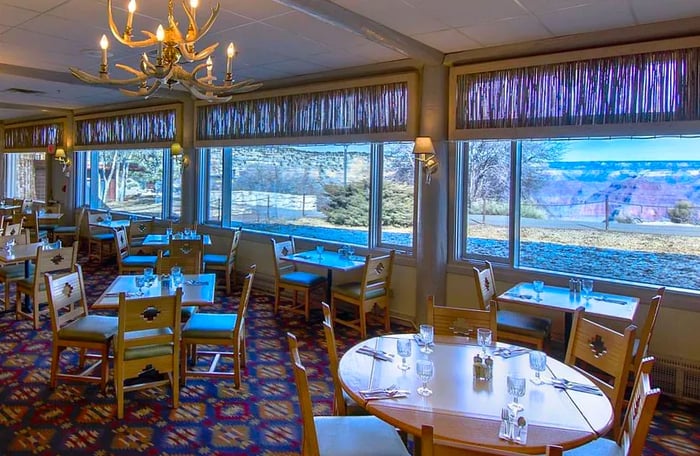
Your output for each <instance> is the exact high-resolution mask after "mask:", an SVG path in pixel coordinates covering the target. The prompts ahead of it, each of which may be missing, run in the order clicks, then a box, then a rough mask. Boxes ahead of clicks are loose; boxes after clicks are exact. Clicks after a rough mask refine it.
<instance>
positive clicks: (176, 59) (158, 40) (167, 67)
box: [70, 0, 262, 101]
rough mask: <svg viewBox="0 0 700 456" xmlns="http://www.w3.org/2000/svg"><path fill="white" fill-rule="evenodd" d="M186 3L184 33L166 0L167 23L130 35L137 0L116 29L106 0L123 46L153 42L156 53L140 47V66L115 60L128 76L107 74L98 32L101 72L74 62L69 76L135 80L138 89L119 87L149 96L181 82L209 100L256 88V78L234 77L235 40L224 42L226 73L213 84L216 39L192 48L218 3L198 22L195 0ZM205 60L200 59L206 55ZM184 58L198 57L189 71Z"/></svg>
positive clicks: (208, 26) (121, 81) (211, 20)
mask: <svg viewBox="0 0 700 456" xmlns="http://www.w3.org/2000/svg"><path fill="white" fill-rule="evenodd" d="M189 3H190V5H189V7H188V6H187V5H186V4H185V0H183V1H182V8H183V9H184V10H185V14H187V19H188V21H189V26H188V27H187V32H186V33H185V35H184V36H183V35H182V33H181V32H180V30H179V28H178V25H179V24H178V22H177V21H176V20H175V17H174V15H173V1H172V0H168V25H167V27H166V28H163V25H159V26H158V30H157V31H156V33H155V34H153V33H151V32H149V31H148V30H143V31H142V33H143V34H144V35H146V39H143V40H136V41H135V40H133V39H132V36H133V27H132V23H133V19H134V12H135V11H136V1H135V0H130V1H129V5H128V12H129V14H128V16H127V20H126V26H125V27H124V33H121V34H120V33H119V29H118V28H117V26H116V24H115V23H114V17H113V16H112V0H107V18H108V19H109V28H110V30H111V31H112V35H114V37H115V38H116V39H117V41H119V42H120V43H121V44H123V45H125V46H129V47H130V48H143V47H149V46H157V56H156V59H155V63H151V61H150V60H149V59H148V55H147V54H146V53H145V52H144V53H143V55H142V57H141V64H140V66H139V68H138V69H136V68H133V67H130V66H128V65H122V64H121V63H118V64H116V65H115V67H116V68H119V69H120V70H124V71H126V72H129V73H131V74H133V75H134V77H132V78H127V79H113V78H111V77H110V76H109V72H108V71H107V70H108V64H107V48H108V47H109V42H108V41H107V37H106V36H105V35H102V39H101V40H100V48H101V49H102V62H101V64H100V74H99V76H94V75H92V74H90V73H87V72H85V71H83V70H80V69H78V68H70V72H71V73H73V76H75V77H76V78H78V79H80V80H81V81H83V82H87V83H88V84H102V85H111V86H136V87H137V89H136V90H128V89H125V88H120V89H119V90H120V91H121V92H122V93H123V94H125V95H128V96H132V97H145V98H148V97H149V96H150V95H151V94H153V93H154V92H155V91H156V90H158V89H159V88H160V87H161V86H163V85H164V84H165V85H166V86H168V87H172V86H173V85H174V84H177V83H180V84H182V85H183V86H184V87H186V88H187V89H188V90H189V91H190V92H191V93H192V95H194V96H195V97H197V98H199V99H202V100H207V101H227V100H229V99H230V98H231V95H233V94H236V93H243V92H250V91H252V90H255V89H257V88H259V87H260V86H261V85H262V83H260V82H254V81H253V80H251V79H247V80H244V81H237V82H234V80H233V75H232V73H231V62H232V60H233V57H234V55H235V52H236V50H235V48H234V46H233V43H230V44H229V45H228V48H227V50H226V76H225V78H224V81H223V83H222V84H220V85H215V84H214V81H215V80H216V77H215V76H213V75H212V70H213V67H214V64H213V62H212V59H211V54H212V52H214V50H215V49H216V48H217V46H219V43H214V44H212V45H210V46H208V47H207V48H205V49H202V50H201V51H196V50H195V43H197V41H198V40H199V39H200V38H202V37H203V36H204V35H206V34H207V32H208V31H209V29H211V26H212V25H213V24H214V21H215V20H216V18H217V16H218V14H219V8H220V5H219V3H217V4H216V6H215V7H213V8H212V10H211V15H210V16H209V19H208V20H207V21H206V22H205V23H204V25H202V27H198V26H197V21H196V12H197V6H198V3H199V2H198V0H190V2H189ZM205 59H206V61H205V62H202V61H203V60H205ZM181 60H184V61H186V62H202V63H199V64H198V65H196V66H195V67H194V68H193V69H192V70H191V71H187V70H186V69H185V68H183V67H182V65H181V64H180V61H181ZM205 69H206V76H204V75H202V76H201V77H198V76H197V75H198V73H199V72H200V71H203V70H205Z"/></svg>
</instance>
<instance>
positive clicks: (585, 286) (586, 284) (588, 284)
mask: <svg viewBox="0 0 700 456" xmlns="http://www.w3.org/2000/svg"><path fill="white" fill-rule="evenodd" d="M581 291H582V292H583V295H584V296H585V297H586V302H588V301H589V300H590V299H591V293H593V280H591V279H583V280H582V281H581Z"/></svg>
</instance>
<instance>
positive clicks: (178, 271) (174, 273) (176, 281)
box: [170, 266, 182, 288]
mask: <svg viewBox="0 0 700 456" xmlns="http://www.w3.org/2000/svg"><path fill="white" fill-rule="evenodd" d="M170 277H171V278H172V281H173V286H174V287H175V288H177V287H178V286H179V285H180V284H182V268H181V267H180V266H173V267H172V268H170Z"/></svg>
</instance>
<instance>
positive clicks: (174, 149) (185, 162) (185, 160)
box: [170, 143, 190, 170]
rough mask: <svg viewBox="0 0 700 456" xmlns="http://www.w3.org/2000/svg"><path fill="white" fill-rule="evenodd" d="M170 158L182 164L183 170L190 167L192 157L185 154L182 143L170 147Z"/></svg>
mask: <svg viewBox="0 0 700 456" xmlns="http://www.w3.org/2000/svg"><path fill="white" fill-rule="evenodd" d="M170 156H171V157H172V158H174V159H175V160H178V161H179V162H180V166H181V167H182V169H183V170H184V169H185V168H187V167H188V166H190V157H188V156H187V155H185V154H184V152H183V150H182V146H181V145H180V143H173V144H172V145H171V146H170Z"/></svg>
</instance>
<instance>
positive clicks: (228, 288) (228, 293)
mask: <svg viewBox="0 0 700 456" xmlns="http://www.w3.org/2000/svg"><path fill="white" fill-rule="evenodd" d="M224 277H225V278H226V296H231V269H230V268H229V269H226V274H225V275H224Z"/></svg>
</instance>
